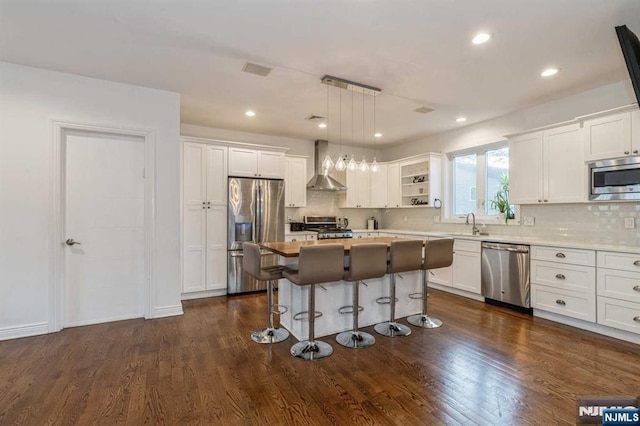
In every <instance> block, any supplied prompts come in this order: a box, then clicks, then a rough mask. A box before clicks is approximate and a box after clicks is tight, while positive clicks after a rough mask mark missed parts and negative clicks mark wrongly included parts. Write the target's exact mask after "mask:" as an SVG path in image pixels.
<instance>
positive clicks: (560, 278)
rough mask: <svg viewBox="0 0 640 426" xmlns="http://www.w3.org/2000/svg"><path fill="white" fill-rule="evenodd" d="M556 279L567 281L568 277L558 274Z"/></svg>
mask: <svg viewBox="0 0 640 426" xmlns="http://www.w3.org/2000/svg"><path fill="white" fill-rule="evenodd" d="M556 278H557V279H559V280H565V279H567V277H565V276H564V275H563V274H556Z"/></svg>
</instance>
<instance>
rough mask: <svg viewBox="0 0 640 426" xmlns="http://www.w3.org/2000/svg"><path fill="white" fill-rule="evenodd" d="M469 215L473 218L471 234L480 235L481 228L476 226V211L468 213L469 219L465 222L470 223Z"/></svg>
mask: <svg viewBox="0 0 640 426" xmlns="http://www.w3.org/2000/svg"><path fill="white" fill-rule="evenodd" d="M469 215H471V217H472V218H473V227H472V228H471V235H478V233H479V232H480V230H479V229H478V227H477V226H476V215H475V213H473V212H469V213H467V221H466V222H465V224H467V225H468V224H469Z"/></svg>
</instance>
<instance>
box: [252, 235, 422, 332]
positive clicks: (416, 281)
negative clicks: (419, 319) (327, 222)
mask: <svg viewBox="0 0 640 426" xmlns="http://www.w3.org/2000/svg"><path fill="white" fill-rule="evenodd" d="M399 240H402V239H400V238H397V237H377V238H368V239H367V240H366V241H362V240H356V239H351V238H341V239H330V240H314V241H291V242H268V243H261V244H260V246H261V247H262V248H263V249H266V250H270V251H272V252H273V253H275V254H278V255H279V256H280V259H281V262H280V263H281V264H282V265H286V266H288V267H290V268H294V269H297V268H298V256H299V254H300V247H303V246H313V245H324V244H342V245H343V246H344V252H345V267H348V265H349V250H350V248H351V246H352V245H353V244H365V243H385V244H387V246H390V245H391V242H392V241H399ZM389 283H390V277H389V275H385V276H384V277H382V278H378V279H372V280H366V281H365V284H360V306H362V307H363V308H364V310H363V311H362V312H360V317H359V321H360V326H361V327H366V326H369V325H374V324H378V323H381V322H385V321H388V320H389V313H390V312H389V305H388V304H379V303H377V302H376V299H378V298H380V297H388V296H389ZM421 289H422V281H421V272H420V271H414V272H405V273H402V274H401V276H400V275H398V276H397V279H396V297H397V299H398V301H397V302H396V318H397V319H401V318H404V317H407V316H409V315H413V314H418V313H420V312H421V308H422V301H421V299H412V298H410V297H409V295H410V294H414V293H419V292H420V291H421ZM308 291H309V286H298V285H296V284H293V283H292V282H290V281H289V280H287V279H282V280H280V281H279V283H278V299H279V300H278V303H279V304H280V305H282V306H285V307H286V308H287V312H285V313H284V314H283V315H281V316H280V324H281V325H282V326H284V327H285V328H286V329H287V330H289V331H290V332H291V334H293V335H294V336H295V337H296V338H297V339H298V340H304V339H305V338H306V336H307V333H308V322H307V321H301V320H294V316H295V315H296V314H297V313H299V312H302V311H306V310H307V301H308V293H307V292H308ZM352 291H353V284H352V283H351V282H348V281H337V282H332V283H325V284H321V285H317V286H316V310H317V311H320V312H322V316H321V317H319V318H316V322H315V334H316V337H322V336H328V335H331V334H336V333H340V332H342V331H345V330H350V329H351V326H352V319H353V317H352V316H351V314H340V313H339V309H340V308H341V307H344V306H347V305H350V304H351V301H352Z"/></svg>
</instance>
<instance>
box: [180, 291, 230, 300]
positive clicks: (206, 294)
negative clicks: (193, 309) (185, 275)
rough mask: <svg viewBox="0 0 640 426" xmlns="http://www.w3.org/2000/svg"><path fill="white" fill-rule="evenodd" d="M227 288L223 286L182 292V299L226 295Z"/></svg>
mask: <svg viewBox="0 0 640 426" xmlns="http://www.w3.org/2000/svg"><path fill="white" fill-rule="evenodd" d="M226 295H227V289H226V288H221V289H217V290H207V291H194V292H192V293H182V294H181V295H180V300H192V299H203V298H205V297H216V296H226Z"/></svg>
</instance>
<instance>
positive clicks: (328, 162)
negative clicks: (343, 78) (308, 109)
mask: <svg viewBox="0 0 640 426" xmlns="http://www.w3.org/2000/svg"><path fill="white" fill-rule="evenodd" d="M326 129H327V142H328V141H329V86H327V127H326ZM322 168H323V169H325V170H326V171H329V170H331V169H333V160H332V159H331V156H330V155H329V152H328V151H327V155H325V156H324V160H322Z"/></svg>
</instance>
